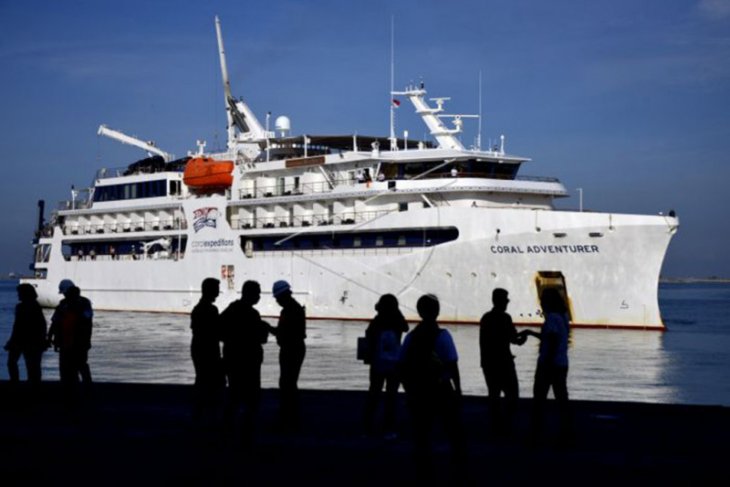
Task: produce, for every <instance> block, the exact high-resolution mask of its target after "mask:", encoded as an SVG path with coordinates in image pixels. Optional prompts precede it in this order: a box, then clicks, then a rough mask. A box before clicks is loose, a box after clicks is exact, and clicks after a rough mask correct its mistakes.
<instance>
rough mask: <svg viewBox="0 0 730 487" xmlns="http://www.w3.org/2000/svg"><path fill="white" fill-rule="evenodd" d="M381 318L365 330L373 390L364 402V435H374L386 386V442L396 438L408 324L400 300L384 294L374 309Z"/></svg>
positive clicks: (384, 417) (384, 415)
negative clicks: (403, 345)
mask: <svg viewBox="0 0 730 487" xmlns="http://www.w3.org/2000/svg"><path fill="white" fill-rule="evenodd" d="M375 310H376V311H377V312H378V314H377V315H376V316H375V318H373V320H372V321H371V322H370V325H368V328H367V330H365V337H366V338H367V343H368V356H369V362H370V388H369V389H368V395H367V400H366V402H365V414H364V423H365V424H364V426H365V432H366V433H367V434H371V433H372V432H373V427H374V421H375V412H376V410H377V407H378V400H379V399H380V394H381V392H382V390H383V385H385V408H384V411H383V420H384V421H383V423H384V425H383V426H384V431H385V437H386V439H394V438H395V405H396V399H397V395H398V386H399V384H400V381H399V378H398V371H397V365H398V357H399V355H400V343H401V337H402V335H403V333H407V332H408V323H407V322H406V319H405V318H404V317H403V314H402V313H401V312H400V309H398V299H397V298H396V297H395V296H393V295H392V294H384V295H382V296H381V297H380V300H379V301H378V303H377V304H376V305H375Z"/></svg>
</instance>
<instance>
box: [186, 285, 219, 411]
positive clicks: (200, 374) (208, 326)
mask: <svg viewBox="0 0 730 487" xmlns="http://www.w3.org/2000/svg"><path fill="white" fill-rule="evenodd" d="M201 291H202V296H201V297H200V301H198V304H196V305H195V307H194V308H193V312H192V314H191V315H190V328H191V330H192V331H193V339H192V341H191V343H190V355H191V357H192V359H193V367H195V386H194V398H193V419H195V420H201V421H204V422H215V420H216V419H217V413H218V406H219V404H220V400H221V398H222V393H223V389H224V388H225V381H226V379H225V375H224V373H223V361H222V359H221V350H220V338H221V333H220V322H219V316H218V308H217V307H216V306H215V305H214V304H213V303H214V302H215V300H216V298H217V297H218V294H220V283H219V281H218V279H213V278H211V277H209V278H206V279H204V280H203V283H202V285H201Z"/></svg>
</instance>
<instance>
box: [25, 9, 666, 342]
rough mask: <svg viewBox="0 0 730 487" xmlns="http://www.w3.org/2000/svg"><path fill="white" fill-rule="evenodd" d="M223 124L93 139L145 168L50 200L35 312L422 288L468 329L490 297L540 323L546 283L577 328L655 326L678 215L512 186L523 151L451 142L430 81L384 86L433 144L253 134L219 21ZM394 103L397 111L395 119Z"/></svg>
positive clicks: (346, 312)
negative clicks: (125, 148)
mask: <svg viewBox="0 0 730 487" xmlns="http://www.w3.org/2000/svg"><path fill="white" fill-rule="evenodd" d="M216 34H217V40H218V48H219V53H220V65H221V73H222V79H223V85H224V95H225V105H224V106H225V109H226V114H227V146H226V150H224V151H222V152H217V153H207V152H206V151H205V144H204V142H198V149H197V150H196V151H193V153H190V154H189V156H188V157H185V158H182V159H174V158H173V157H172V156H171V155H170V154H168V153H167V152H165V151H163V150H161V149H160V148H158V147H156V146H155V145H154V144H152V143H150V142H145V141H142V140H139V139H137V138H134V137H130V136H128V135H126V134H124V133H122V132H120V131H117V130H113V129H111V128H108V127H106V126H103V125H102V126H101V127H100V129H99V134H100V135H103V136H108V137H111V138H112V139H115V140H118V141H120V142H123V143H128V144H132V145H133V146H136V147H139V148H141V149H143V150H145V151H146V152H147V155H148V156H149V157H146V158H145V159H142V160H140V161H137V162H135V163H133V164H130V165H128V166H126V167H124V168H121V169H101V170H99V171H98V173H97V174H96V176H95V178H94V183H93V185H92V187H90V188H87V189H81V188H79V189H72V192H71V199H70V200H68V201H63V202H61V203H60V204H59V206H58V207H56V208H54V209H53V211H52V214H51V215H50V217H49V218H48V220H46V219H45V218H44V215H43V213H44V212H43V203H42V202H39V206H40V215H39V223H38V230H37V235H36V237H37V238H36V239H35V241H34V243H35V259H34V260H35V261H34V263H33V265H32V268H33V271H34V275H33V276H32V277H30V278H27V279H24V282H29V283H31V284H33V285H34V286H35V287H36V289H37V291H38V295H39V301H40V302H41V303H42V305H44V306H48V307H52V306H55V305H56V304H57V303H58V301H59V298H60V296H59V294H58V291H57V289H58V283H59V281H60V280H61V279H66V278H68V279H72V280H73V281H74V282H75V283H76V284H77V285H78V286H79V287H80V288H81V289H82V292H83V293H84V295H85V296H87V297H88V298H89V299H91V300H92V302H93V304H94V307H95V308H96V309H98V310H126V311H154V312H183V313H185V312H190V311H191V309H192V307H193V306H194V305H195V304H196V303H197V301H198V299H199V297H200V283H201V281H202V280H203V279H204V278H207V277H215V278H218V279H220V280H221V295H220V297H219V298H218V301H217V303H218V306H219V307H220V308H221V309H222V308H223V307H225V306H226V305H227V303H229V302H231V301H233V300H235V299H237V298H238V296H240V289H241V285H242V284H243V283H244V282H245V281H246V280H256V281H258V282H260V283H261V286H262V289H263V290H264V296H263V297H262V300H261V303H260V304H259V309H260V311H261V312H262V314H263V315H270V316H274V315H277V314H278V311H279V308H278V306H277V305H276V303H275V301H274V299H273V298H272V297H271V296H270V294H267V291H268V290H270V289H271V285H272V283H273V282H275V281H277V280H280V279H285V280H287V281H289V282H290V283H291V286H292V289H293V292H294V295H295V297H296V299H297V300H299V301H300V302H301V303H302V304H304V305H305V306H306V309H307V315H308V317H309V318H310V319H315V318H319V319H337V320H350V319H352V320H367V319H370V318H371V317H372V315H373V314H374V310H373V305H374V304H375V302H376V301H377V300H378V297H379V296H380V295H382V294H384V293H392V294H394V295H396V296H397V297H398V299H399V301H400V303H401V308H402V310H403V311H404V314H405V315H406V317H407V318H408V319H412V320H416V319H417V318H418V317H417V313H416V311H415V303H416V300H417V299H418V297H419V296H421V295H422V294H424V293H433V294H436V295H437V296H438V298H439V300H440V302H441V315H440V320H441V321H442V322H445V323H478V322H479V319H480V318H481V316H482V314H483V313H484V312H485V311H487V310H489V309H490V308H491V293H492V290H493V289H495V288H498V287H500V288H504V289H507V290H508V291H509V293H510V298H511V302H510V308H509V312H510V313H511V315H512V317H513V320H514V321H515V323H517V324H521V325H538V324H540V323H541V322H542V317H541V312H540V305H539V296H540V294H541V292H542V291H543V290H544V289H545V288H548V287H553V288H557V289H558V290H559V291H560V292H561V293H562V294H563V295H564V296H565V298H566V301H567V302H568V303H569V308H570V309H569V312H570V315H571V316H570V317H571V321H572V323H573V325H574V326H583V327H601V328H608V327H614V328H637V329H663V328H664V324H663V322H662V318H661V315H660V311H659V306H658V299H657V291H658V280H659V275H660V271H661V268H662V262H663V259H664V256H665V253H666V250H667V246H668V245H669V242H670V240H671V238H672V236H673V235H674V234H675V232H676V231H677V228H678V225H679V221H678V218H677V217H676V215H674V213H673V212H669V213H668V214H666V215H664V214H661V213H660V214H658V215H633V214H615V213H599V212H588V211H582V208H581V209H580V210H578V211H565V210H557V209H555V207H554V202H555V201H556V199H558V198H564V197H567V196H568V193H567V191H566V189H565V187H564V186H563V185H562V184H561V183H560V182H559V181H558V180H557V179H554V178H547V177H524V176H521V175H518V173H519V171H520V168H521V166H522V165H523V164H524V163H527V162H529V161H530V159H529V158H527V157H521V156H518V155H514V154H510V153H508V152H506V150H505V142H504V137H502V138H501V139H500V142H499V143H498V144H496V145H494V146H492V147H489V148H488V149H486V150H485V149H482V148H481V147H479V146H478V145H477V146H475V147H470V148H467V147H465V146H464V145H463V143H462V142H461V140H460V138H459V134H460V133H461V132H462V126H463V123H464V122H465V119H466V118H467V117H466V116H462V115H449V114H447V113H446V112H445V102H446V101H448V98H427V93H426V90H425V87H424V84H423V83H419V84H417V85H415V86H408V87H407V88H405V89H404V90H402V91H393V92H392V93H391V95H392V99H393V103H399V101H400V100H404V101H405V100H406V99H407V100H408V101H410V103H411V104H412V105H413V107H414V109H415V112H416V114H417V115H419V116H420V118H421V119H422V120H423V122H424V123H425V125H426V127H427V130H428V132H429V133H430V135H431V140H428V141H418V140H408V139H406V138H397V137H395V136H394V133H393V132H394V131H393V128H392V127H393V124H392V110H393V108H391V133H390V135H389V136H387V137H370V136H362V135H344V136H341V135H320V136H315V135H300V136H296V135H292V134H291V123H290V121H289V119H288V118H287V117H285V116H279V117H277V118H276V119H275V121H274V127H273V128H274V130H269V116H268V115H267V118H266V122H265V123H264V124H262V123H261V121H260V120H259V119H257V118H256V116H255V114H254V112H253V111H252V110H251V108H250V107H249V106H248V104H247V103H245V102H244V101H242V100H241V99H238V98H235V97H234V96H233V94H232V92H231V87H230V83H229V79H228V72H227V67H226V57H225V50H224V47H223V39H222V35H221V28H220V22H219V21H218V19H216ZM402 109H403V108H401V110H402Z"/></svg>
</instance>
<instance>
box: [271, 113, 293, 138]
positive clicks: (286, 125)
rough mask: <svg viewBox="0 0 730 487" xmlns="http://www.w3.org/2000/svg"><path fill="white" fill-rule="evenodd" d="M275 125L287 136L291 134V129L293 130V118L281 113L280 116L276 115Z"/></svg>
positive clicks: (282, 134) (283, 135)
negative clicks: (290, 118)
mask: <svg viewBox="0 0 730 487" xmlns="http://www.w3.org/2000/svg"><path fill="white" fill-rule="evenodd" d="M274 127H275V128H276V130H277V131H279V132H280V133H281V136H282V137H285V136H287V135H289V131H291V120H289V117H287V116H285V115H281V116H279V117H276V121H275V122H274Z"/></svg>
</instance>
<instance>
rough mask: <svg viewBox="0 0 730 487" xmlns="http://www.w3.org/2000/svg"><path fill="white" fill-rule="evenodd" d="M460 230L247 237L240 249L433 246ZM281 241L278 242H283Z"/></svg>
mask: <svg viewBox="0 0 730 487" xmlns="http://www.w3.org/2000/svg"><path fill="white" fill-rule="evenodd" d="M458 236H459V231H458V230H457V229H456V228H453V227H437V228H423V229H412V230H398V231H387V230H386V231H373V230H367V231H359V232H354V233H353V232H345V233H333V232H326V233H325V232H322V233H310V234H306V235H294V236H292V235H290V234H281V235H266V236H253V237H251V236H247V237H246V238H245V239H243V238H242V239H241V248H242V249H244V250H245V249H246V241H247V240H250V242H251V243H250V244H249V245H250V248H252V249H253V251H262V250H266V251H286V250H288V251H291V250H296V249H302V250H308V249H320V250H327V249H354V248H362V249H368V248H391V247H406V246H409V247H432V246H435V245H441V244H444V243H447V242H451V241H453V240H456V239H457V238H458ZM282 240H283V242H282V243H281V244H277V242H280V241H282Z"/></svg>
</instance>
